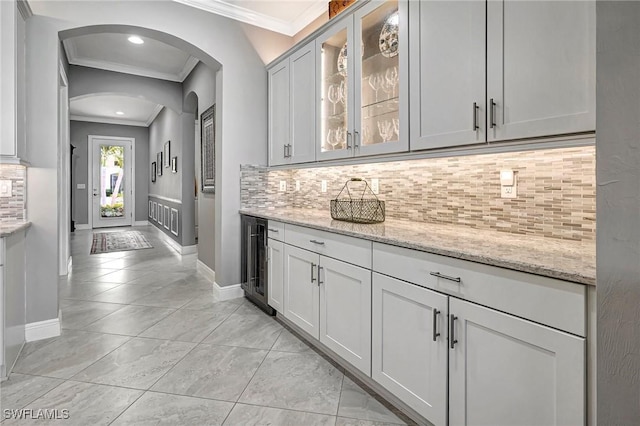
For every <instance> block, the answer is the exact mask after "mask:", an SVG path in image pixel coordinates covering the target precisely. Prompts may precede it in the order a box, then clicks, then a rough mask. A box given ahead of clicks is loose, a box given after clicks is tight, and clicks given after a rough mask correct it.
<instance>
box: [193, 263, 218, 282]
mask: <svg viewBox="0 0 640 426" xmlns="http://www.w3.org/2000/svg"><path fill="white" fill-rule="evenodd" d="M196 269H197V270H198V272H200V273H201V274H202V275H204V276H205V277H206V278H208V279H209V280H211V282H212V283H214V282H216V271H214V270H213V269H211V268H209V267H208V266H207V265H205V263H204V262H203V261H202V260H200V259H198V261H197V262H196Z"/></svg>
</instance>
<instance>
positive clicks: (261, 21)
mask: <svg viewBox="0 0 640 426" xmlns="http://www.w3.org/2000/svg"><path fill="white" fill-rule="evenodd" d="M174 1H175V2H177V3H182V4H184V5H187V6H191V7H195V8H198V9H200V10H204V11H207V12H211V13H215V14H216V15H220V16H224V17H226V18H230V19H234V20H236V21H240V22H244V23H247V24H251V25H254V26H256V27H260V28H264V29H267V30H270V31H274V32H277V33H280V34H284V35H287V36H289V37H293V36H294V35H296V34H297V33H298V32H299V31H300V30H301V29H303V28H304V27H306V26H307V25H309V24H310V23H311V22H313V21H314V20H315V19H317V18H318V17H319V16H320V15H321V14H322V12H323V11H324V12H326V11H327V10H328V9H327V8H328V5H327V2H326V1H325V0H314V2H313V4H312V5H311V6H310V7H309V8H308V9H307V10H306V11H305V12H304V13H303V14H302V15H300V17H298V18H297V19H296V20H295V21H294V22H288V21H284V20H282V19H278V18H274V17H273V16H269V15H265V14H263V13H259V12H256V11H254V10H251V9H247V8H244V7H242V6H237V5H235V4H231V3H227V2H225V1H223V0H174Z"/></svg>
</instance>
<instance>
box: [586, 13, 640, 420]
mask: <svg viewBox="0 0 640 426" xmlns="http://www.w3.org/2000/svg"><path fill="white" fill-rule="evenodd" d="M596 11H597V14H596V15H597V28H598V31H597V70H598V74H597V91H596V97H597V111H596V113H597V114H596V120H597V121H596V129H597V135H596V137H597V142H596V170H597V182H598V193H597V206H596V211H597V217H598V228H597V239H596V241H597V283H598V285H597V288H596V291H597V316H598V325H597V328H598V331H597V343H598V355H597V365H598V367H597V368H598V377H597V388H598V392H597V398H598V404H597V417H598V422H597V423H598V424H599V425H637V424H638V422H639V421H640V190H639V189H638V188H639V186H640V119H639V117H640V101H639V99H640V55H639V54H638V52H639V50H638V49H639V46H640V3H639V2H631V1H630V2H626V1H625V2H610V1H598V2H597V9H596Z"/></svg>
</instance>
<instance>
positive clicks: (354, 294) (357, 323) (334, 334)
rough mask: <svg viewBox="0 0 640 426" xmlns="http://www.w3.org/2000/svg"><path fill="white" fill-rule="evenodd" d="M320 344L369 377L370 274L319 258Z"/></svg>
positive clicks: (338, 262)
mask: <svg viewBox="0 0 640 426" xmlns="http://www.w3.org/2000/svg"><path fill="white" fill-rule="evenodd" d="M319 280H320V281H319V283H320V342H322V343H323V344H324V345H325V346H327V347H328V348H330V349H331V350H333V351H334V352H335V353H337V354H338V355H340V356H341V357H342V358H344V359H345V360H347V361H349V362H350V363H351V364H352V365H353V366H355V367H356V368H358V369H359V370H360V371H362V372H363V373H365V374H366V375H367V376H369V375H371V271H370V270H368V269H364V268H361V267H359V266H354V265H351V264H349V263H345V262H341V261H339V260H334V259H330V258H328V257H324V256H321V257H320V270H319Z"/></svg>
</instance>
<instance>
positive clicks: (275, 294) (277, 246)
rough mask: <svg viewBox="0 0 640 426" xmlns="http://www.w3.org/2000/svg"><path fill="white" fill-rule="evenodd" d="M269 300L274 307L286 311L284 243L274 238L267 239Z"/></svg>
mask: <svg viewBox="0 0 640 426" xmlns="http://www.w3.org/2000/svg"><path fill="white" fill-rule="evenodd" d="M267 263H268V266H267V268H268V278H267V288H268V292H267V293H268V295H269V296H268V300H267V303H268V304H269V306H271V307H272V308H273V309H275V310H276V311H278V312H280V313H284V244H283V243H282V242H281V241H276V240H274V239H272V238H269V239H268V240H267Z"/></svg>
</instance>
